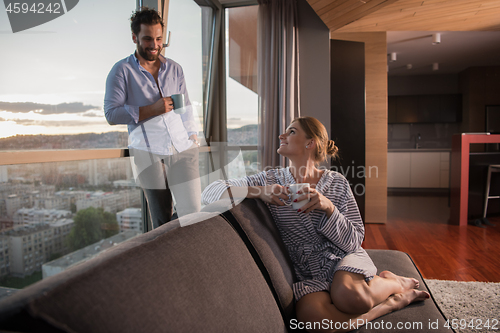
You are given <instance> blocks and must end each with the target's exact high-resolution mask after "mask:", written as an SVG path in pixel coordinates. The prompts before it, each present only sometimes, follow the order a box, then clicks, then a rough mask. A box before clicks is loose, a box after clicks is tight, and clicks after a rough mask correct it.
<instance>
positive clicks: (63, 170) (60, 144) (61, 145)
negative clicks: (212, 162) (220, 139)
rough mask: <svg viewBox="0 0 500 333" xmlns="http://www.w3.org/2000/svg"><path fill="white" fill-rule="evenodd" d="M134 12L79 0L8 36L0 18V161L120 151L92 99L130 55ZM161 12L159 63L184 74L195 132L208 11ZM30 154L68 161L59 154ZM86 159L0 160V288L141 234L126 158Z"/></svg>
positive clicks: (173, 0)
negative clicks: (20, 155) (164, 60)
mask: <svg viewBox="0 0 500 333" xmlns="http://www.w3.org/2000/svg"><path fill="white" fill-rule="evenodd" d="M135 6H136V1H135V0H126V1H125V2H124V1H121V0H120V1H119V0H106V1H103V2H99V1H96V0H87V1H83V2H82V1H80V2H79V3H78V4H77V5H76V6H75V7H74V8H73V9H72V10H71V11H68V12H67V13H66V14H65V15H62V16H61V17H59V18H57V19H55V20H53V21H50V22H48V23H46V24H43V25H40V26H38V27H35V28H32V29H29V30H26V31H24V32H18V33H12V32H11V27H10V25H9V20H8V17H7V14H6V12H5V11H0V31H1V32H2V33H0V40H1V41H2V42H3V43H2V44H3V45H7V46H6V47H7V48H8V49H9V50H10V51H9V52H3V53H2V55H1V60H2V61H0V71H1V72H2V75H1V76H0V153H4V155H2V156H7V158H9V156H10V155H9V154H11V153H10V152H8V153H5V152H2V151H12V150H25V151H27V150H59V149H77V150H78V154H83V155H85V156H87V155H86V154H90V155H92V154H94V155H95V154H96V153H95V150H94V149H96V148H125V147H127V144H128V134H127V127H126V126H125V125H116V126H110V125H109V124H108V123H107V121H106V119H105V117H104V112H103V101H104V89H105V81H106V77H107V75H108V73H109V71H110V69H111V68H112V66H113V65H114V64H115V63H116V62H117V61H119V60H120V59H123V58H125V57H128V56H129V55H130V54H132V53H133V52H134V51H135V44H134V43H133V42H132V37H131V32H130V21H129V18H130V16H131V15H132V13H133V12H134V10H135ZM168 12H169V17H168V20H167V24H168V25H167V36H168V31H170V32H171V38H170V46H169V47H167V48H166V49H165V56H167V57H169V58H172V59H173V60H174V61H176V62H178V63H179V64H180V65H181V66H182V67H183V69H184V75H185V78H186V83H187V89H188V93H189V97H190V100H191V102H192V104H193V105H194V107H195V117H197V119H198V120H199V130H200V132H201V131H202V124H203V114H204V108H205V105H206V96H207V93H206V88H207V84H208V81H209V80H208V73H209V62H210V54H211V53H210V50H211V47H212V44H211V42H212V34H213V31H212V28H213V10H212V9H211V8H209V7H200V6H199V5H197V4H196V3H195V2H194V1H186V0H170V6H169V11H168ZM165 42H166V41H165ZM202 137H203V133H200V138H202ZM83 149H85V150H86V151H85V152H84V153H83V152H82V151H81V150H83ZM110 151H115V150H113V149H110ZM116 151H120V150H116ZM36 153H40V152H36ZM41 153H42V154H46V155H47V156H50V158H51V159H54V158H53V157H54V156H63V158H62V160H69V159H66V158H64V154H66V152H56V153H54V154H52V153H45V152H41ZM12 154H13V155H14V153H12ZM27 154H31V153H28V152H27ZM205 155H206V154H205ZM26 156H27V155H26ZM37 156H38V157H37V161H38V160H44V158H43V157H41V158H40V154H38V155H37ZM85 156H84V157H83V158H85ZM80 158H82V156H78V157H77V158H76V159H80ZM96 158H99V159H92V158H89V159H86V160H82V161H69V162H68V161H67V162H53V163H31V164H29V163H28V164H12V163H17V162H9V161H5V160H4V161H2V162H3V163H0V286H3V287H8V288H9V287H10V288H14V289H18V288H23V287H25V286H27V285H29V284H31V283H34V282H36V281H38V280H40V279H42V278H45V277H48V276H51V275H54V274H57V273H59V272H62V271H63V270H65V269H67V268H68V267H70V266H72V265H74V264H76V263H78V262H81V261H82V260H87V259H88V258H91V257H93V256H94V255H97V254H98V253H99V252H101V251H104V250H106V249H107V248H109V247H111V246H113V245H114V244H117V243H120V242H123V241H126V240H127V239H130V238H132V237H134V236H136V235H138V234H140V233H142V232H144V231H145V230H144V225H143V215H144V212H143V211H142V210H143V209H142V207H141V203H142V202H141V200H142V198H141V190H140V188H139V187H137V186H136V184H135V182H134V170H133V169H132V167H131V166H132V165H133V164H131V162H130V160H129V158H124V157H122V158H110V159H107V158H106V159H102V157H96ZM55 159H57V158H55ZM200 160H201V161H200V163H201V164H202V167H201V168H200V169H202V170H203V169H204V167H203V163H205V161H204V159H203V158H201V159H200ZM16 161H17V160H16ZM20 163H24V162H20Z"/></svg>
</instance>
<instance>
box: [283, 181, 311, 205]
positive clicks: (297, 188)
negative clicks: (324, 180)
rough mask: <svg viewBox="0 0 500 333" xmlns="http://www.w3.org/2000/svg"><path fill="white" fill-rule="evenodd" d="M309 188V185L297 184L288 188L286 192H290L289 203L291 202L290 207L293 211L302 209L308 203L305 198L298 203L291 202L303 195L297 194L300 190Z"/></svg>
mask: <svg viewBox="0 0 500 333" xmlns="http://www.w3.org/2000/svg"><path fill="white" fill-rule="evenodd" d="M306 187H310V186H309V183H299V184H291V185H289V186H288V190H289V192H290V196H291V198H290V199H291V201H292V207H293V209H299V208H302V206H304V205H305V204H306V203H308V202H309V201H310V200H311V199H309V198H307V199H304V200H302V201H298V202H293V201H294V200H295V199H297V198H298V197H300V196H303V195H304V193H301V194H297V192H298V191H300V190H302V189H303V188H306Z"/></svg>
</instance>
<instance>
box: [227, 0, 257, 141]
mask: <svg viewBox="0 0 500 333" xmlns="http://www.w3.org/2000/svg"><path fill="white" fill-rule="evenodd" d="M257 10H258V6H246V7H235V8H227V9H226V68H227V70H226V75H227V76H226V94H227V127H228V132H227V137H228V142H229V144H230V145H238V146H248V145H250V146H254V145H255V146H256V145H257V138H258V127H257V124H258V95H257Z"/></svg>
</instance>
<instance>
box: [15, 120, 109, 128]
mask: <svg viewBox="0 0 500 333" xmlns="http://www.w3.org/2000/svg"><path fill="white" fill-rule="evenodd" d="M10 121H14V122H15V123H16V124H18V125H23V126H44V127H76V126H81V127H83V126H89V125H92V126H94V125H96V124H97V123H96V122H95V121H81V120H33V119H10ZM103 123H104V122H103Z"/></svg>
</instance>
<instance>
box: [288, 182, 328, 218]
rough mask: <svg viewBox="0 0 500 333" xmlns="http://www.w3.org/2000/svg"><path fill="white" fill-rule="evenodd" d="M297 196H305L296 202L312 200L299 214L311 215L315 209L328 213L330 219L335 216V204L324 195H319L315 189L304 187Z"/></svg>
mask: <svg viewBox="0 0 500 333" xmlns="http://www.w3.org/2000/svg"><path fill="white" fill-rule="evenodd" d="M297 194H303V195H301V196H300V197H298V198H297V199H295V200H294V201H302V200H306V199H308V198H310V199H311V200H310V201H309V202H308V203H306V204H305V205H304V206H302V207H301V208H300V209H299V210H297V212H299V213H309V212H311V211H313V210H315V209H319V210H322V211H324V212H325V213H326V215H327V216H328V217H330V216H331V215H332V214H333V211H334V209H335V206H334V205H333V202H331V201H330V199H328V198H327V197H325V196H324V195H323V194H321V193H319V192H318V191H317V190H316V189H315V188H312V187H304V188H302V189H301V190H300V191H299V192H297Z"/></svg>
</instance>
